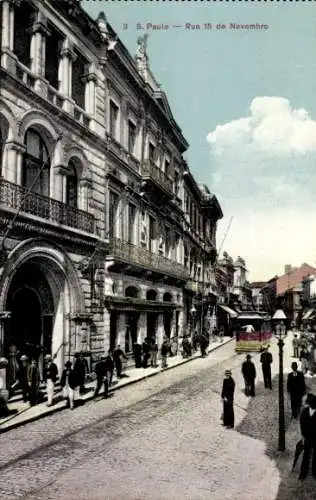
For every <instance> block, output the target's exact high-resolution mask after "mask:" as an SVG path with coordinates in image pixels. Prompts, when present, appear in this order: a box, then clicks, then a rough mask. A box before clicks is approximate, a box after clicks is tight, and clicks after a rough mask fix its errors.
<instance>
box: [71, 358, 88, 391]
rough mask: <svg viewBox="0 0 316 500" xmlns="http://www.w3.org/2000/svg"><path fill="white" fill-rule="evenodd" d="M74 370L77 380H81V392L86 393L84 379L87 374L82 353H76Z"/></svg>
mask: <svg viewBox="0 0 316 500" xmlns="http://www.w3.org/2000/svg"><path fill="white" fill-rule="evenodd" d="M73 369H74V372H75V373H76V377H77V380H78V382H79V393H80V394H84V393H85V386H84V379H85V375H86V367H85V363H84V360H83V355H82V353H79V352H76V353H75V362H74V366H73Z"/></svg>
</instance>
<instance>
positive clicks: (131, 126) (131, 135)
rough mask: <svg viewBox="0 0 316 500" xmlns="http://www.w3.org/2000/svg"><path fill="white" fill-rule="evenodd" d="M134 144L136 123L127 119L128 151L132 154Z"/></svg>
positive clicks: (133, 152)
mask: <svg viewBox="0 0 316 500" xmlns="http://www.w3.org/2000/svg"><path fill="white" fill-rule="evenodd" d="M135 144H136V125H135V124H134V123H133V122H132V121H131V120H128V152H129V153H131V154H132V155H133V154H135Z"/></svg>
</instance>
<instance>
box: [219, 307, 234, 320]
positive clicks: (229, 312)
mask: <svg viewBox="0 0 316 500" xmlns="http://www.w3.org/2000/svg"><path fill="white" fill-rule="evenodd" d="M219 307H220V308H221V309H223V311H225V312H227V313H228V314H229V316H231V317H232V318H236V317H237V316H238V314H237V313H236V311H233V309H231V308H230V307H227V306H222V305H219Z"/></svg>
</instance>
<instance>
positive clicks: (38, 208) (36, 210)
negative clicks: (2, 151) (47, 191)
mask: <svg viewBox="0 0 316 500" xmlns="http://www.w3.org/2000/svg"><path fill="white" fill-rule="evenodd" d="M0 207H2V208H9V209H14V210H19V209H20V210H21V213H27V214H31V215H34V216H36V217H42V218H43V219H46V220H48V221H51V222H55V223H57V224H63V225H64V226H69V227H73V228H75V229H79V230H80V231H85V232H86V233H92V234H94V232H95V220H94V216H93V215H91V214H88V213H87V212H84V211H83V210H79V209H78V208H74V207H71V206H69V205H66V204H65V203H62V202H61V201H58V200H54V199H52V198H48V197H47V196H43V195H41V194H38V193H32V192H30V193H28V194H27V189H26V188H24V187H22V186H19V185H17V184H13V183H12V182H8V181H6V180H4V179H0Z"/></svg>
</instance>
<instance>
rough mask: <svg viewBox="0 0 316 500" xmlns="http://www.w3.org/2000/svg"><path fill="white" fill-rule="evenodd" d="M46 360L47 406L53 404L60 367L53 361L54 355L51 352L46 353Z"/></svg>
mask: <svg viewBox="0 0 316 500" xmlns="http://www.w3.org/2000/svg"><path fill="white" fill-rule="evenodd" d="M45 362H46V363H45V368H44V382H46V390H47V406H52V404H53V397H54V389H55V384H56V380H57V376H58V368H57V365H56V364H55V363H54V362H53V359H52V356H51V355H50V354H46V356H45Z"/></svg>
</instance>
